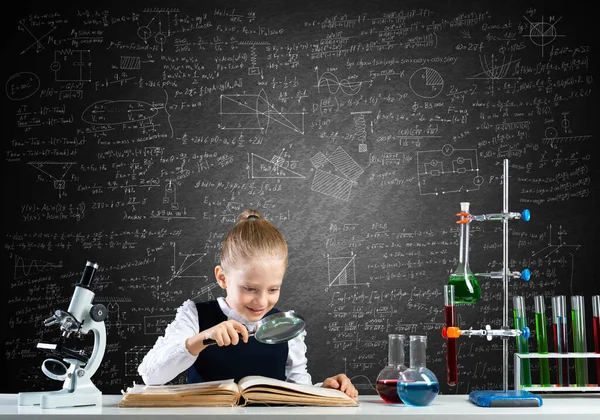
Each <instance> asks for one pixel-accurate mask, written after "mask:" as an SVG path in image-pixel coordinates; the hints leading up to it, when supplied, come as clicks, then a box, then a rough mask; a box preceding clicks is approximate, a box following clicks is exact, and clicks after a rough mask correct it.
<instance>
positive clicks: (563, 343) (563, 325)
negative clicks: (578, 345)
mask: <svg viewBox="0 0 600 420" xmlns="http://www.w3.org/2000/svg"><path fill="white" fill-rule="evenodd" d="M552 330H553V332H554V350H555V351H556V353H568V352H569V347H568V344H569V342H568V340H567V299H566V297H565V296H564V295H560V296H553V297H552ZM556 376H557V378H556V379H557V380H556V383H557V385H558V386H569V359H568V358H566V357H563V358H557V359H556Z"/></svg>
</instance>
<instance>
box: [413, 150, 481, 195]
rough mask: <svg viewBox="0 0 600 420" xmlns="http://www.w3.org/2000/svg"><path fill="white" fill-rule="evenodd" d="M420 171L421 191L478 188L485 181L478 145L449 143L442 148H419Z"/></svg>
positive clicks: (469, 190) (450, 191)
mask: <svg viewBox="0 0 600 420" xmlns="http://www.w3.org/2000/svg"><path fill="white" fill-rule="evenodd" d="M417 174H418V179H419V193H420V194H421V195H439V194H449V193H456V192H461V191H465V192H471V191H477V190H479V188H480V187H481V185H482V184H483V181H484V180H483V177H482V176H480V175H479V165H478V162H477V150H476V149H455V148H454V147H453V146H452V145H450V144H446V145H444V146H443V147H442V149H441V150H427V151H422V152H417Z"/></svg>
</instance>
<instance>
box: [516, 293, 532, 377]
mask: <svg viewBox="0 0 600 420" xmlns="http://www.w3.org/2000/svg"><path fill="white" fill-rule="evenodd" d="M513 316H514V319H515V328H516V329H518V330H522V329H523V328H525V327H526V326H527V315H526V313H525V299H523V296H514V297H513ZM516 340H517V351H518V352H519V353H521V354H528V353H529V343H528V340H527V339H526V338H525V337H523V336H522V335H519V336H517V337H516ZM521 372H522V374H523V376H522V378H521V385H522V386H531V363H530V361H529V359H526V358H522V359H521Z"/></svg>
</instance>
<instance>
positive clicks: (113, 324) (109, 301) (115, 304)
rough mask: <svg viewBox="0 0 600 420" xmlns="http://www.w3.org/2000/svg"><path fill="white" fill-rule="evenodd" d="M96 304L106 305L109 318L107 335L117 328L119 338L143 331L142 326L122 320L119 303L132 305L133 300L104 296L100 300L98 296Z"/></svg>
mask: <svg viewBox="0 0 600 420" xmlns="http://www.w3.org/2000/svg"><path fill="white" fill-rule="evenodd" d="M94 302H96V303H105V304H106V310H107V312H108V316H107V317H106V320H105V321H104V323H105V325H106V332H107V333H108V332H110V331H111V329H112V328H115V329H116V332H117V335H118V336H119V337H125V333H126V332H131V333H134V332H136V331H139V330H141V329H142V325H141V324H136V323H126V322H123V320H122V316H121V308H120V306H119V303H131V298H129V297H123V296H117V297H112V296H102V297H100V298H98V296H96V299H95V300H94Z"/></svg>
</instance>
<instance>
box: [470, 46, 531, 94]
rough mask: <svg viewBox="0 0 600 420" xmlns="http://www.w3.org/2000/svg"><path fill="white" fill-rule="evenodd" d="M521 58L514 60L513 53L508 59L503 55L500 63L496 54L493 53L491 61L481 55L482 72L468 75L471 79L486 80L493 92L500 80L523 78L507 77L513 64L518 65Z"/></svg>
mask: <svg viewBox="0 0 600 420" xmlns="http://www.w3.org/2000/svg"><path fill="white" fill-rule="evenodd" d="M519 61H521V59H518V60H513V59H512V55H511V56H510V57H509V58H508V59H507V58H506V56H502V62H501V63H499V62H498V59H497V58H496V56H495V55H494V54H492V55H491V57H490V59H489V61H488V58H487V57H486V56H484V55H481V54H480V55H479V64H480V65H481V70H482V71H481V73H477V74H475V75H474V76H471V77H467V79H470V80H473V79H474V80H485V81H487V82H488V83H489V85H490V90H491V92H490V93H491V94H492V95H493V94H494V92H495V88H494V86H495V83H496V82H497V81H499V80H521V78H520V77H507V74H508V71H509V70H510V67H511V66H514V65H516V64H517V63H518V62H519Z"/></svg>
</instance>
